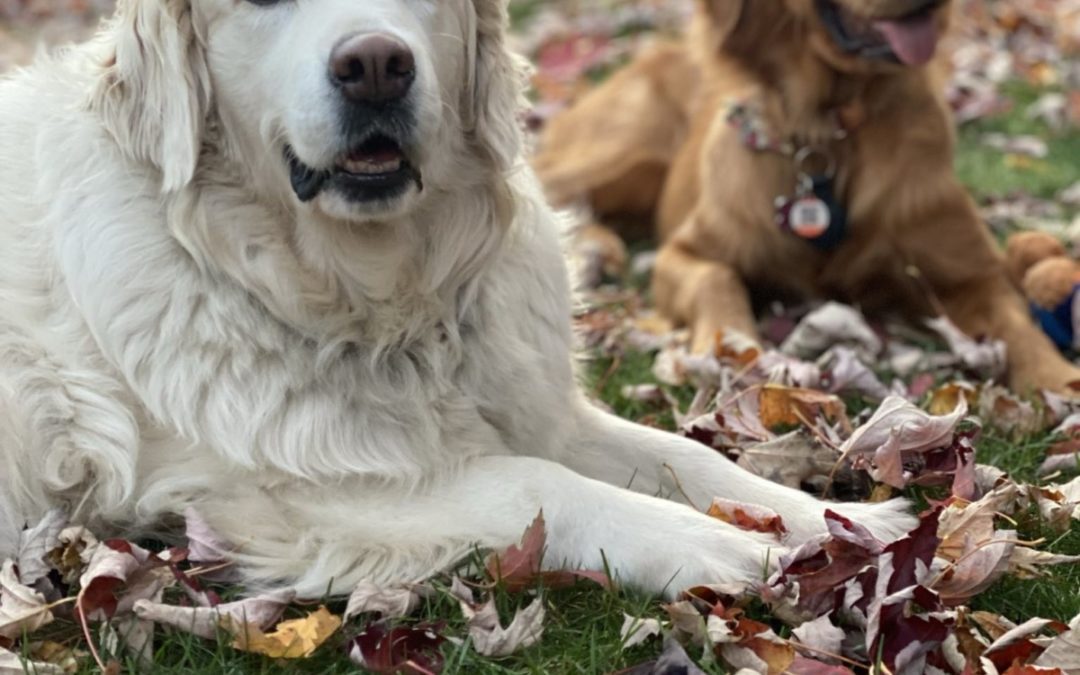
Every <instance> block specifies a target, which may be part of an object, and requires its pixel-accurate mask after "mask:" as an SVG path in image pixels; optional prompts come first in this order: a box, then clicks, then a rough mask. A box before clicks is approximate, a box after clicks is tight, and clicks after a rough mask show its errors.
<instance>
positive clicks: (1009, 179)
mask: <svg viewBox="0 0 1080 675" xmlns="http://www.w3.org/2000/svg"><path fill="white" fill-rule="evenodd" d="M542 2H543V0H522V1H520V2H517V3H514V4H513V5H512V8H513V15H514V20H515V21H516V22H520V21H523V20H525V19H526V18H527V17H528V16H530V15H531V14H533V13H535V12H536V11H537V10H538V9H539V8H540V6H541V5H542ZM1006 91H1007V94H1009V95H1010V96H1012V97H1013V98H1014V99H1015V100H1016V102H1017V105H1016V107H1015V109H1014V110H1013V111H1012V112H1011V113H1009V114H1007V115H1004V116H1002V117H999V118H995V119H991V120H986V121H982V122H979V123H976V124H973V125H970V126H969V127H967V128H965V129H963V130H962V131H961V133H960V135H959V154H958V158H957V171H958V173H959V175H960V177H961V179H962V180H963V182H964V183H965V184H966V185H967V186H968V187H969V188H970V189H971V190H972V192H973V194H975V195H976V197H977V198H979V199H985V198H988V197H991V196H994V195H1002V194H1007V193H1012V192H1016V191H1025V192H1028V193H1030V194H1032V195H1034V196H1037V197H1041V198H1050V197H1053V196H1054V195H1055V194H1056V193H1057V192H1059V191H1060V190H1061V189H1063V188H1064V187H1067V186H1068V185H1071V184H1072V183H1074V182H1076V181H1080V161H1077V160H1076V159H1075V158H1077V157H1080V133H1077V132H1075V131H1073V132H1071V133H1068V134H1054V133H1053V132H1051V130H1049V129H1048V128H1046V127H1045V126H1044V125H1041V124H1039V123H1037V122H1032V121H1030V120H1028V119H1026V118H1025V116H1024V114H1023V110H1024V109H1025V108H1026V106H1027V104H1028V103H1030V102H1031V101H1033V100H1035V98H1036V97H1037V96H1038V94H1039V91H1037V90H1035V89H1033V88H1031V87H1027V86H1024V85H1013V86H1010V87H1008V88H1007V90H1006ZM988 132H1003V133H1008V134H1036V135H1039V136H1041V137H1043V138H1047V139H1050V140H1051V142H1050V156H1049V157H1048V158H1047V159H1045V160H1037V161H1032V162H1017V161H1015V160H1010V159H1008V158H1007V157H1006V156H1005V155H1003V154H1002V153H1000V152H998V151H995V150H991V149H989V148H986V147H984V146H983V145H982V143H981V137H982V135H983V134H985V133H988ZM651 367H652V358H651V356H649V355H647V354H634V353H631V354H626V355H624V356H623V357H622V358H621V359H620V360H619V361H618V362H612V361H611V360H609V359H602V358H598V359H596V360H594V361H591V362H590V363H588V364H587V366H586V369H585V371H586V376H587V378H586V379H587V383H586V384H587V386H589V387H591V388H593V389H594V390H595V393H596V394H597V395H598V396H599V398H601V399H602V400H603V401H605V402H606V403H607V404H608V405H610V406H611V407H612V408H613V409H614V410H615V411H616V412H618V413H619V414H620V415H623V416H624V417H627V418H629V419H634V420H638V421H644V422H647V423H650V424H654V425H658V426H667V427H670V425H671V424H672V420H671V415H670V412H667V411H664V410H663V409H662V408H661V407H657V406H653V405H649V404H645V403H641V402H637V401H630V400H627V399H625V398H623V397H622V395H621V390H622V388H623V386H624V385H629V384H642V383H649V382H654V381H655V380H654V378H653V377H652V374H651ZM675 393H676V395H677V396H678V397H679V398H680V399H681V400H683V402H684V403H685V402H686V400H687V397H688V392H687V391H679V392H675ZM1049 442H1050V441H1049V439H1048V438H1047V437H1045V436H1038V437H1032V438H1027V439H1023V440H1021V441H1013V440H1009V439H1006V438H1003V437H999V436H996V435H994V434H992V433H991V434H987V435H986V436H984V437H983V438H982V440H981V441H980V443H979V448H978V450H979V461H980V462H983V463H990V464H994V465H996V466H999V467H1001V468H1003V469H1005V470H1007V471H1009V472H1010V473H1012V474H1013V475H1015V476H1017V477H1018V478H1021V479H1028V480H1030V479H1033V478H1034V477H1035V471H1036V468H1037V467H1038V464H1039V463H1040V462H1041V461H1042V459H1043V457H1044V455H1045V451H1046V449H1047V447H1048V445H1049ZM1019 530H1020V536H1022V537H1028V538H1038V537H1041V536H1048V537H1049V540H1050V542H1051V543H1050V544H1049V545H1048V547H1047V548H1048V549H1049V550H1052V551H1054V552H1058V553H1066V554H1080V530H1074V531H1072V532H1070V533H1068V534H1066V535H1064V536H1058V537H1056V538H1055V536H1054V535H1047V533H1045V532H1043V531H1042V529H1041V527H1040V525H1039V523H1038V522H1037V520H1036V519H1030V520H1028V521H1024V522H1021V523H1019ZM543 598H544V602H545V603H546V605H547V608H548V618H547V621H546V622H545V625H546V632H545V635H544V638H543V639H542V640H541V641H540V643H539V644H538V645H536V646H534V647H532V648H530V649H527V650H525V651H523V652H521V653H520V654H517V655H515V656H513V657H510V658H506V659H499V660H492V659H483V658H480V657H478V656H477V655H476V654H475V652H473V651H472V650H470V649H469V648H468V647H456V646H447V647H446V648H445V654H446V657H447V668H446V671H445V672H447V673H450V674H458V673H460V674H469V675H473V674H476V675H487V674H492V675H495V674H511V673H515V674H516V673H535V674H537V675H540V674H543V675H548V674H563V673H565V674H575V673H581V674H591V673H605V672H612V671H616V670H619V669H621V668H626V667H629V666H632V665H634V664H636V663H639V662H641V661H645V660H648V659H650V658H653V657H655V656H656V655H657V654H658V653H659V644H658V643H657V642H655V641H654V642H650V643H646V644H645V645H642V646H639V647H636V648H634V649H631V650H628V651H625V652H624V651H622V650H621V645H620V641H619V629H620V627H621V625H622V622H623V615H624V613H627V614H631V615H634V616H654V617H659V616H661V610H660V608H659V605H658V603H657V601H656V600H654V599H650V598H645V597H641V596H638V595H635V594H632V593H627V592H609V591H605V590H602V589H599V588H597V587H595V586H588V585H584V584H582V585H579V586H578V587H575V588H573V589H569V590H562V591H557V592H550V593H546V592H545V593H544V594H543ZM531 599H532V598H531V596H527V597H524V598H522V597H519V596H510V595H508V594H506V593H503V592H498V593H497V602H498V606H499V607H500V610H501V614H502V615H503V618H504V619H508V618H509V617H510V616H512V614H513V610H514V609H516V608H517V607H518V606H520V605H521V603H523V602H528V601H530V600H531ZM973 605H974V607H975V608H976V609H983V610H987V611H992V612H999V613H1003V614H1005V615H1006V616H1010V617H1011V618H1013V619H1019V620H1023V619H1025V618H1028V617H1031V616H1043V617H1048V618H1056V619H1062V620H1068V619H1069V618H1071V617H1072V616H1074V615H1076V614H1078V613H1080V566H1075V567H1065V568H1058V569H1056V570H1054V572H1053V573H1052V574H1051V575H1050V576H1048V577H1045V578H1041V579H1037V580H1020V579H1014V578H1009V579H1007V580H1004V581H1002V582H1000V583H998V584H997V585H996V586H994V587H993V588H991V589H990V590H989V591H988V592H986V593H984V594H983V595H981V596H980V597H979V598H977V599H976V601H975V602H974V603H973ZM331 609H333V610H335V611H339V612H340V611H341V610H342V609H343V606H342V605H341V604H340V603H337V604H331ZM420 620H430V621H447V622H448V629H447V631H446V633H447V634H448V635H463V634H464V629H463V621H462V620H461V618H460V612H459V611H458V609H457V606H456V603H455V601H453V600H452V599H450V598H448V597H447V596H446V595H445V594H440V596H439V597H438V598H436V599H434V600H432V601H429V602H428V604H427V605H426V606H425V607H424V608H423V610H422V616H421V618H420ZM357 630H358V625H357V624H355V623H354V624H353V625H348V626H346V627H345V628H344V629H343V631H342V633H340V634H339V636H338V637H336V638H335V639H333V640H331V641H330V643H329V644H328V645H327V646H325V647H324V648H323V649H321V650H320V651H319V652H317V653H316V655H315V656H314V657H312V658H311V659H307V660H300V661H289V662H274V661H272V660H269V659H266V658H263V657H260V656H254V655H249V654H243V653H240V652H237V651H235V650H233V649H232V648H231V647H230V646H229V645H228V644H227V641H220V642H213V641H206V640H201V639H199V638H195V637H191V636H189V635H185V634H183V633H179V632H173V631H159V632H158V634H157V636H156V638H157V639H156V643H155V644H156V649H155V653H154V659H153V660H154V663H155V666H154V669H153V672H154V673H161V674H173V673H175V674H177V675H179V674H182V673H184V674H186V673H215V674H218V673H220V674H223V675H229V674H233V673H235V674H241V673H244V674H246V673H319V674H326V675H332V674H335V673H353V672H356V670H357V669H356V667H355V666H354V665H352V664H351V663H350V662H349V661H348V659H347V658H346V656H345V651H344V649H343V647H342V641H343V639H344V637H348V636H351V635H352V634H354V633H355V632H356V631H357ZM58 631H59V632H58V633H57V635H56V637H55V639H59V640H62V641H65V642H66V641H71V642H75V641H76V640H77V632H76V631H75V629H74V627H73V626H72V625H71V624H63V623H62V624H61V625H60V626H59V627H58ZM705 669H706V671H707V672H713V673H719V672H722V671H720V670H718V669H717V667H716V666H712V665H708V664H706V665H705ZM136 670H137V668H136V667H135V664H125V671H127V672H135V671H136ZM82 672H85V673H91V672H96V669H95V668H93V667H92V666H91V664H89V663H88V664H86V665H85V667H84V669H83V671H82Z"/></svg>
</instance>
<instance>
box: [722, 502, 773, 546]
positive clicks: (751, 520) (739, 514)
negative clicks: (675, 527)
mask: <svg viewBox="0 0 1080 675" xmlns="http://www.w3.org/2000/svg"><path fill="white" fill-rule="evenodd" d="M706 515H709V516H712V517H713V518H716V519H717V520H722V521H724V522H725V523H730V524H731V525H734V526H735V527H737V528H739V529H741V530H746V531H748V532H765V533H767V534H772V535H775V536H776V538H777V540H778V541H779V540H781V539H783V537H784V535H786V534H787V531H788V530H787V528H786V527H784V519H783V518H781V517H780V514H778V513H777V512H776V511H773V510H772V509H770V508H768V507H765V506H759V505H757V504H745V503H743V502H736V501H732V500H730V499H722V498H720V497H716V498H714V499H713V502H712V504H711V505H710V506H709V510H708V511H707V512H706Z"/></svg>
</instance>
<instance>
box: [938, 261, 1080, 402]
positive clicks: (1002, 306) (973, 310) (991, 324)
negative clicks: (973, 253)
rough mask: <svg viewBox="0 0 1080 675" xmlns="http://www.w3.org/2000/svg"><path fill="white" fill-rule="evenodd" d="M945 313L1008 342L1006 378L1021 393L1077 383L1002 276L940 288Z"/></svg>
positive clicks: (967, 328)
mask: <svg viewBox="0 0 1080 675" xmlns="http://www.w3.org/2000/svg"><path fill="white" fill-rule="evenodd" d="M940 297H941V302H942V304H943V305H944V306H945V309H946V311H947V312H948V314H949V317H950V318H951V319H952V320H953V322H954V323H956V325H957V326H959V327H960V329H961V330H963V331H964V332H965V333H967V334H968V335H973V336H978V335H989V336H992V337H995V338H997V339H1000V340H1003V341H1004V342H1005V344H1006V347H1007V348H1008V360H1009V384H1010V385H1011V386H1012V388H1013V389H1014V390H1016V391H1018V392H1021V393H1027V392H1030V391H1032V390H1039V389H1050V390H1053V391H1056V392H1064V391H1067V390H1069V385H1070V384H1071V383H1073V382H1076V383H1078V384H1080V368H1077V367H1076V366H1075V365H1073V364H1072V363H1069V362H1068V361H1067V360H1066V359H1065V358H1064V357H1063V356H1062V355H1061V353H1060V352H1059V351H1058V349H1057V347H1055V346H1054V344H1053V343H1052V342H1051V341H1050V339H1049V338H1048V337H1047V336H1046V335H1045V334H1044V333H1043V332H1042V330H1041V329H1039V327H1038V326H1036V325H1035V323H1034V322H1033V321H1032V319H1031V313H1030V310H1029V309H1028V305H1027V302H1026V301H1025V300H1024V299H1023V297H1021V295H1020V294H1019V293H1018V292H1017V290H1016V287H1015V286H1013V284H1012V283H1011V282H1010V281H1009V279H1008V277H1007V276H1005V273H1004V271H1002V273H1001V274H1000V275H997V276H994V277H991V278H986V279H974V280H972V281H971V282H970V283H969V284H967V285H961V286H956V287H952V288H949V289H947V290H943V291H942V292H941V296H940Z"/></svg>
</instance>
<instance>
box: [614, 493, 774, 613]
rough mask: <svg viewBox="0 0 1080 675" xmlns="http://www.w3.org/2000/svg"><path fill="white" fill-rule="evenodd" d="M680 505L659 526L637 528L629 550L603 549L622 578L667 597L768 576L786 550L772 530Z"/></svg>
mask: <svg viewBox="0 0 1080 675" xmlns="http://www.w3.org/2000/svg"><path fill="white" fill-rule="evenodd" d="M685 510H686V513H685V514H684V515H683V517H681V518H679V519H677V520H676V519H671V520H666V522H664V523H663V524H662V526H661V527H660V528H657V529H655V530H653V531H651V532H639V533H636V534H637V535H638V536H636V537H634V538H635V539H636V541H635V542H634V543H633V544H631V546H630V547H629V550H627V549H624V550H622V551H619V552H617V553H615V554H612V553H609V554H608V555H609V563H611V564H612V565H613V567H614V568H615V569H616V571H617V573H618V576H619V577H621V579H622V580H623V582H625V583H628V584H630V585H633V586H635V587H638V588H641V589H642V590H645V591H648V592H651V593H656V594H660V595H664V596H666V597H668V598H673V597H675V596H677V595H678V594H679V593H680V592H682V591H684V590H686V589H687V588H691V587H693V586H700V585H711V584H721V585H731V586H740V587H744V586H748V585H750V584H752V583H754V582H756V581H762V580H764V579H767V578H768V577H769V575H770V574H771V573H772V571H773V570H774V569H775V567H776V562H777V560H778V559H779V558H780V557H781V556H782V555H783V554H784V553H785V552H786V551H787V548H786V547H785V546H784V545H783V544H782V543H781V542H779V541H777V539H776V538H775V537H773V536H771V535H766V534H759V533H755V532H746V531H743V530H739V529H737V528H735V527H733V526H731V525H728V524H727V523H723V522H720V521H718V520H715V519H713V518H710V517H708V516H704V515H702V514H700V513H697V512H695V511H692V510H690V509H685ZM627 534H628V535H629V533H627ZM615 555H618V556H620V558H621V559H620V558H616V557H615Z"/></svg>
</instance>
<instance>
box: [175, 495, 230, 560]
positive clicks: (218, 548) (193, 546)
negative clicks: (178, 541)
mask: <svg viewBox="0 0 1080 675" xmlns="http://www.w3.org/2000/svg"><path fill="white" fill-rule="evenodd" d="M184 535H185V536H186V537H187V549H188V560H191V561H192V562H204V563H215V562H221V561H222V560H225V559H226V558H227V557H228V554H229V551H231V550H232V546H230V545H229V544H228V543H227V542H226V541H225V540H224V539H222V538H221V536H220V535H218V533H217V532H214V530H213V528H211V527H210V524H209V523H207V522H206V521H205V520H204V519H203V517H202V516H201V515H199V512H198V511H197V510H196V509H195V507H194V506H189V507H187V508H186V509H184Z"/></svg>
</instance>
